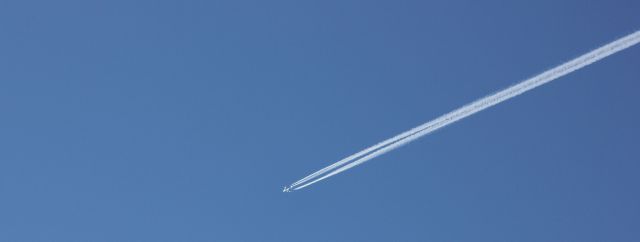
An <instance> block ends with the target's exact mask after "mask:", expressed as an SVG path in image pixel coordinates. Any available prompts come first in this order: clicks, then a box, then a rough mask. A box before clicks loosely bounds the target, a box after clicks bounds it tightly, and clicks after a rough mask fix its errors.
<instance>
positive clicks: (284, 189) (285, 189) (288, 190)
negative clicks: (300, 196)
mask: <svg viewBox="0 0 640 242" xmlns="http://www.w3.org/2000/svg"><path fill="white" fill-rule="evenodd" d="M282 192H291V188H290V187H286V186H285V187H284V188H282Z"/></svg>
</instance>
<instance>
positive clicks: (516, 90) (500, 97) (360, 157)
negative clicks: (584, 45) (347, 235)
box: [288, 31, 640, 190]
mask: <svg viewBox="0 0 640 242" xmlns="http://www.w3.org/2000/svg"><path fill="white" fill-rule="evenodd" d="M639 42H640V31H636V32H634V33H632V34H629V35H627V36H625V37H622V38H620V39H618V40H616V41H613V42H611V43H609V44H606V45H604V46H602V47H600V48H598V49H595V50H593V51H591V52H589V53H586V54H584V55H582V56H579V57H578V58H575V59H573V60H571V61H569V62H566V63H564V64H562V65H560V66H557V67H554V68H552V69H550V70H547V71H545V72H543V73H541V74H539V75H537V76H535V77H533V78H530V79H527V80H525V81H522V82H520V83H518V84H516V85H514V86H511V87H509V88H507V89H504V90H502V91H499V92H497V93H495V94H493V95H490V96H487V97H484V98H482V99H479V100H477V101H474V102H472V103H470V104H468V105H465V106H463V107H461V108H459V109H456V110H454V111H452V112H449V113H447V114H445V115H442V116H440V117H438V118H436V119H434V120H432V121H429V122H427V123H425V124H422V125H420V126H418V127H415V128H413V129H411V130H409V131H406V132H404V133H402V134H399V135H396V136H394V137H393V138H390V139H387V140H385V141H383V142H380V143H378V144H376V145H374V146H371V147H369V148H366V149H364V150H362V151H360V152H358V153H355V154H353V155H351V156H349V157H347V158H344V159H342V160H340V161H338V162H336V163H334V164H332V165H330V166H327V167H325V168H322V169H320V170H319V171H316V172H314V173H312V174H311V175H308V176H306V177H304V178H302V179H300V180H299V181H297V182H295V183H293V184H291V185H290V186H289V187H288V188H289V189H293V190H299V189H302V188H304V187H307V186H309V185H311V184H314V183H316V182H319V181H321V180H324V179H326V178H329V177H331V176H333V175H336V174H338V173H341V172H343V171H345V170H348V169H350V168H352V167H354V166H357V165H359V164H362V163H364V162H366V161H368V160H371V159H373V158H375V157H378V156H380V155H382V154H384V153H387V152H389V151H391V150H394V149H396V148H398V147H400V146H403V145H405V144H408V143H410V142H412V141H414V140H416V139H418V138H420V137H422V136H424V135H427V134H429V133H431V132H433V131H435V130H438V129H440V128H442V127H444V126H447V125H449V124H451V123H454V122H456V121H458V120H461V119H463V118H466V117H468V116H470V115H472V114H475V113H477V112H480V111H482V110H484V109H486V108H488V107H491V106H493V105H496V104H498V103H501V102H503V101H505V100H508V99H510V98H512V97H515V96H517V95H520V94H522V93H524V92H526V91H529V90H531V89H534V88H536V87H538V86H540V85H542V84H545V83H548V82H551V81H553V80H555V79H557V78H560V77H562V76H564V75H567V74H569V73H571V72H573V71H576V70H578V69H580V68H582V67H585V66H587V65H589V64H591V63H594V62H596V61H598V60H600V59H602V58H605V57H607V56H609V55H612V54H614V53H616V52H618V51H621V50H624V49H626V48H629V47H631V46H633V45H635V44H637V43H639ZM338 167H340V168H338ZM336 168H338V169H336ZM329 171H331V172H329ZM323 174H325V175H323ZM318 177H320V178H318Z"/></svg>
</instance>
